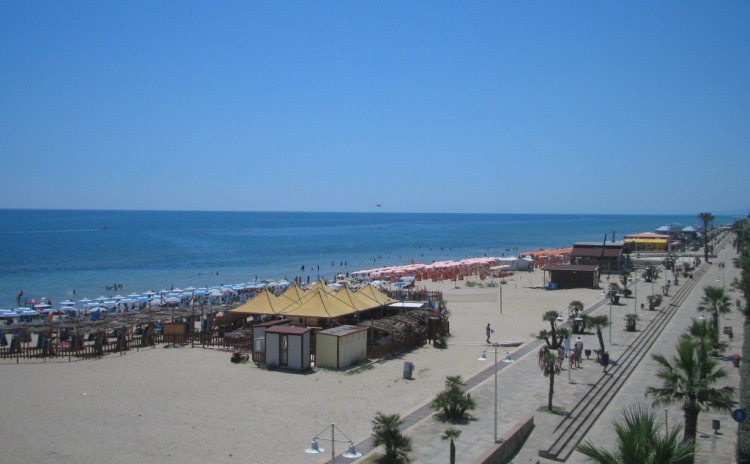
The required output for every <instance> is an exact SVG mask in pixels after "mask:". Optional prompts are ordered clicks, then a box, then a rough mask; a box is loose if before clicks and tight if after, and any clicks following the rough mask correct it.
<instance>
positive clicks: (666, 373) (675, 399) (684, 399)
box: [646, 335, 734, 442]
mask: <svg viewBox="0 0 750 464" xmlns="http://www.w3.org/2000/svg"><path fill="white" fill-rule="evenodd" d="M675 348H676V350H677V354H676V355H675V356H673V357H672V360H671V361H670V360H669V359H667V358H666V357H665V356H664V355H661V354H654V355H652V358H653V359H654V361H656V362H657V363H658V364H659V365H660V368H659V370H658V372H657V377H659V378H660V379H661V381H662V386H661V387H648V388H647V389H646V396H650V397H653V398H654V405H664V404H682V411H683V413H684V416H685V432H684V434H683V441H689V440H692V441H693V442H695V435H696V431H697V423H698V414H699V413H700V412H701V410H703V409H709V408H711V407H714V408H717V409H719V410H725V411H728V410H729V409H730V407H731V405H732V398H733V397H734V388H733V387H722V388H715V387H714V385H716V383H717V382H719V381H720V380H722V379H724V378H725V377H726V376H727V373H726V371H725V370H724V369H723V368H721V367H719V364H718V362H717V361H716V360H714V359H712V358H711V357H710V356H709V353H708V352H709V350H708V349H707V348H706V347H705V345H702V342H699V341H696V340H695V339H693V338H691V337H690V336H689V335H683V336H682V337H680V339H679V341H678V342H677V346H676V347H675Z"/></svg>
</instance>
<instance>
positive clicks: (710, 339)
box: [688, 318, 729, 355]
mask: <svg viewBox="0 0 750 464" xmlns="http://www.w3.org/2000/svg"><path fill="white" fill-rule="evenodd" d="M688 333H689V334H690V336H691V337H693V338H694V339H695V340H696V341H699V342H702V343H703V344H705V345H706V346H707V347H708V348H709V349H710V350H711V355H716V354H718V353H721V352H723V351H725V350H726V349H727V348H729V344H728V343H726V342H723V341H721V339H720V337H719V328H718V327H714V325H713V324H707V323H706V321H705V320H696V319H695V318H693V319H692V323H691V324H690V327H688ZM701 346H702V345H701Z"/></svg>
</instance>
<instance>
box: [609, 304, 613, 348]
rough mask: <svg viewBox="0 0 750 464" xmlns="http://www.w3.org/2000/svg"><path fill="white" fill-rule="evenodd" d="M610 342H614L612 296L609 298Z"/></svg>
mask: <svg viewBox="0 0 750 464" xmlns="http://www.w3.org/2000/svg"><path fill="white" fill-rule="evenodd" d="M609 344H610V345H611V344H612V297H610V298H609Z"/></svg>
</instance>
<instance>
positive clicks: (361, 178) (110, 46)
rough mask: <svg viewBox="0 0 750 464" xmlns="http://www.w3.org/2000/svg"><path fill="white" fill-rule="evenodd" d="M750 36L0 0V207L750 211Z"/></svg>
mask: <svg viewBox="0 0 750 464" xmlns="http://www.w3.org/2000/svg"><path fill="white" fill-rule="evenodd" d="M749 23H750V2H746V1H722V2H694V1H677V2H670V1H660V2H520V1H519V2H505V1H476V2H438V1H428V2H416V1H409V2H395V1H377V2H376V1H357V2H310V1H307V2H301V1H300V2H286V1H278V2H260V1H257V2H251V1H247V2H245V1H237V2H227V1H224V2H192V1H184V0H181V1H174V2H171V1H161V2H159V1H157V2H151V1H111V2H101V1H91V2H88V1H66V2H60V1H49V2H44V1H5V2H1V3H0V66H1V67H2V72H0V208H75V209H157V210H163V209H168V210H169V209H175V210H250V211H253V210H259V211H260V210H263V211H266V210H273V211H365V212H368V211H404V212H489V213H615V214H618V213H619V214H627V213H654V214H665V213H679V214H687V213H693V212H696V213H697V212H700V211H711V212H714V213H715V214H719V213H723V212H728V211H737V210H739V211H741V212H745V211H748V209H747V208H748V207H750V201H748V200H749V199H750V182H748V173H750V151H749V150H748V148H750V28H749V27H748V26H747V25H748V24H749ZM376 204H382V205H383V206H382V207H381V208H377V207H376V206H375V205H376Z"/></svg>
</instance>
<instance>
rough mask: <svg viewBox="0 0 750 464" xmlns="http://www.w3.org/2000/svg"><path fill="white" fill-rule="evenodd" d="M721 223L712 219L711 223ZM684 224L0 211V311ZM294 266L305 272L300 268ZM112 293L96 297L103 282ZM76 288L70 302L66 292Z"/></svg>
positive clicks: (501, 251) (593, 218) (639, 219)
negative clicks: (19, 304)
mask: <svg viewBox="0 0 750 464" xmlns="http://www.w3.org/2000/svg"><path fill="white" fill-rule="evenodd" d="M733 221H734V218H732V217H728V216H727V217H723V216H717V218H716V222H715V224H717V225H719V224H729V223H731V222H733ZM671 223H680V224H683V225H685V226H687V225H699V222H698V218H697V215H695V216H651V215H585V214H582V215H550V214H411V213H387V212H378V213H301V212H300V213H290V212H186V211H85V210H0V308H12V307H14V306H15V305H16V301H15V298H16V294H17V293H18V291H19V290H23V292H24V296H25V297H26V298H36V299H38V298H40V297H43V296H45V297H48V298H50V299H52V300H53V302H59V301H62V300H64V299H68V298H71V299H74V300H78V299H81V298H84V297H88V298H95V297H98V296H100V295H105V296H110V295H114V294H117V293H119V294H122V295H127V294H128V293H131V292H135V293H142V292H145V291H147V290H156V291H158V290H160V289H163V288H170V287H171V286H175V287H181V288H185V287H188V286H194V287H201V286H214V285H219V284H236V283H243V282H248V281H252V280H256V279H260V280H262V279H266V278H270V279H275V280H279V279H283V278H286V279H290V280H291V279H293V278H295V277H296V276H301V277H302V279H303V281H306V280H307V278H308V277H309V278H310V279H311V280H313V281H314V280H316V279H317V278H318V277H322V278H328V279H330V278H333V277H334V276H335V275H336V274H337V273H339V272H342V273H346V272H353V271H357V270H361V269H370V268H374V267H382V266H389V265H397V264H407V263H410V262H422V263H431V262H433V261H440V260H449V259H450V260H459V259H464V258H469V257H477V256H510V255H516V254H518V253H519V252H522V251H531V250H536V249H540V248H561V247H569V246H572V244H573V243H575V242H579V241H602V240H603V239H604V237H605V234H606V235H608V237H609V238H611V234H612V231H615V235H616V239H618V240H621V239H622V237H623V236H624V235H626V234H631V233H639V232H647V231H653V230H655V229H656V228H657V227H659V226H662V225H665V224H671ZM302 266H304V271H303V270H302ZM113 284H121V285H122V289H121V290H119V289H118V290H117V291H107V290H106V287H107V286H108V285H113ZM74 291H75V294H74V293H73V292H74Z"/></svg>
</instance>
